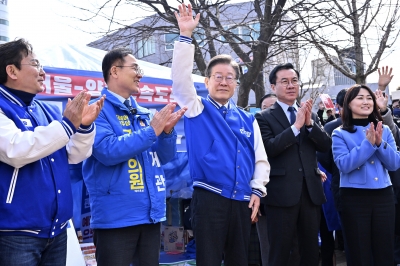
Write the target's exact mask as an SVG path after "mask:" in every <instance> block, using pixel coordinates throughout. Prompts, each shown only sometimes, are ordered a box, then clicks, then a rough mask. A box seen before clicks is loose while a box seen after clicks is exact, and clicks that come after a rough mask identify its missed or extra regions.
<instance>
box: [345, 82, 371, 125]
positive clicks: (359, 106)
mask: <svg viewBox="0 0 400 266" xmlns="http://www.w3.org/2000/svg"><path fill="white" fill-rule="evenodd" d="M349 109H350V110H351V114H352V116H353V118H355V119H357V118H359V119H360V118H368V116H369V115H370V114H371V113H372V112H373V110H374V100H373V98H372V95H371V94H370V93H369V92H368V90H366V89H363V88H361V89H360V90H359V92H358V94H357V96H356V97H355V98H354V99H353V100H352V101H351V102H350V103H349Z"/></svg>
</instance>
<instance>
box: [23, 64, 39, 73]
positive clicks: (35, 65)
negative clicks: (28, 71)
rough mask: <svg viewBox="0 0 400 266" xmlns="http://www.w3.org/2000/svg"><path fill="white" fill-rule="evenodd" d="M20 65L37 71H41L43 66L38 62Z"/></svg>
mask: <svg viewBox="0 0 400 266" xmlns="http://www.w3.org/2000/svg"><path fill="white" fill-rule="evenodd" d="M21 65H26V66H33V67H36V69H37V71H39V72H40V71H41V70H43V66H42V65H41V64H40V63H39V62H36V63H33V62H32V63H31V64H22V63H21Z"/></svg>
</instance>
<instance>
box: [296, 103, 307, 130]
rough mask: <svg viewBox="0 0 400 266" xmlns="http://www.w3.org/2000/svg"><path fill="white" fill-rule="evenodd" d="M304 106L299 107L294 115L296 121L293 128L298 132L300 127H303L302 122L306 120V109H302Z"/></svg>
mask: <svg viewBox="0 0 400 266" xmlns="http://www.w3.org/2000/svg"><path fill="white" fill-rule="evenodd" d="M303 107H304V105H303V106H302V107H300V108H299V109H298V111H297V114H296V121H295V122H294V124H293V125H294V126H295V127H296V128H297V130H300V129H301V128H302V126H304V122H305V119H306V112H307V110H306V109H307V108H306V107H304V108H303Z"/></svg>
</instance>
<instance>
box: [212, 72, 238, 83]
mask: <svg viewBox="0 0 400 266" xmlns="http://www.w3.org/2000/svg"><path fill="white" fill-rule="evenodd" d="M212 76H213V77H214V80H215V81H216V82H222V81H223V80H224V78H225V82H226V83H227V84H232V83H233V82H234V81H235V80H236V78H234V77H232V76H226V77H224V76H222V75H220V74H215V75H212Z"/></svg>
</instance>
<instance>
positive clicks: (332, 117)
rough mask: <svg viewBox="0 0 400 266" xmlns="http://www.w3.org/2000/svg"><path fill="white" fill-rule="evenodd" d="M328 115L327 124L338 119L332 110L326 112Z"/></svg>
mask: <svg viewBox="0 0 400 266" xmlns="http://www.w3.org/2000/svg"><path fill="white" fill-rule="evenodd" d="M326 115H327V116H328V118H327V119H326V120H325V124H326V123H329V122H331V121H333V120H335V119H336V117H335V116H334V115H333V113H332V109H328V110H326Z"/></svg>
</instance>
